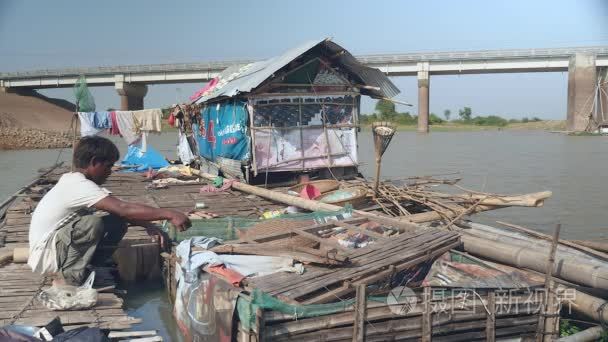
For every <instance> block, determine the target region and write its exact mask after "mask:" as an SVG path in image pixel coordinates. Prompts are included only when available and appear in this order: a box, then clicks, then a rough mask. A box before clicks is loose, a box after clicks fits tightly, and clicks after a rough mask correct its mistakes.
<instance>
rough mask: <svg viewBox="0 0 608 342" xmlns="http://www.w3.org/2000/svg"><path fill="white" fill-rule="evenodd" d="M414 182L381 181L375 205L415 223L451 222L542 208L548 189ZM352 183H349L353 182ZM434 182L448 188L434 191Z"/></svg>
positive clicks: (429, 180) (453, 181)
mask: <svg viewBox="0 0 608 342" xmlns="http://www.w3.org/2000/svg"><path fill="white" fill-rule="evenodd" d="M413 180H414V181H412V182H409V183H403V184H401V185H398V184H397V183H394V182H382V183H381V184H380V186H379V188H378V192H377V194H376V196H375V197H374V199H373V200H374V202H375V204H376V206H377V207H378V208H379V209H380V210H381V211H382V212H383V213H384V214H387V215H390V216H400V217H401V219H403V220H409V221H411V222H415V223H422V222H430V221H435V220H442V221H444V222H448V223H450V225H451V223H453V221H455V219H459V218H461V217H462V216H464V215H468V214H472V213H476V212H480V211H486V210H493V209H499V208H504V207H511V206H521V207H541V206H542V205H543V204H544V201H545V199H547V198H549V197H550V196H551V192H550V191H542V192H537V193H531V194H524V195H502V194H492V193H485V192H479V191H473V190H469V189H466V188H464V187H461V186H459V185H457V184H456V183H457V182H458V181H459V179H434V178H430V177H422V178H415V179H413ZM352 184H353V182H351V184H350V185H352ZM354 184H356V185H358V186H365V187H367V188H368V189H369V190H370V192H371V191H373V189H372V184H371V183H369V182H367V181H364V180H359V181H358V182H355V183H354ZM437 185H442V186H444V187H449V188H448V189H446V190H445V191H442V192H439V191H437V190H436V186H437Z"/></svg>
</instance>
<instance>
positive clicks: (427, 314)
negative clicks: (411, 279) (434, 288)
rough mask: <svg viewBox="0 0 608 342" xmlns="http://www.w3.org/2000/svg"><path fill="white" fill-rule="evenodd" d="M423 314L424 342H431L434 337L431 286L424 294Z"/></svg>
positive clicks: (425, 289)
mask: <svg viewBox="0 0 608 342" xmlns="http://www.w3.org/2000/svg"><path fill="white" fill-rule="evenodd" d="M423 298H424V299H423V305H424V308H423V312H422V338H421V341H422V342H431V336H432V334H433V333H432V322H431V314H432V311H433V310H432V308H431V288H430V287H429V286H427V287H425V288H424V292H423Z"/></svg>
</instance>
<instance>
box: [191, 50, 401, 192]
mask: <svg viewBox="0 0 608 342" xmlns="http://www.w3.org/2000/svg"><path fill="white" fill-rule="evenodd" d="M398 93H399V90H398V89H397V87H395V85H394V84H393V83H392V82H391V81H390V80H389V79H388V77H387V76H386V75H384V74H383V73H382V72H381V71H380V70H378V69H373V68H369V67H366V66H364V65H363V64H361V63H360V62H358V61H357V59H355V57H353V56H352V55H351V54H350V53H349V52H348V51H346V50H345V49H344V48H343V47H341V46H340V45H338V44H336V43H334V42H332V41H331V40H329V39H323V40H318V41H311V42H307V43H305V44H303V45H301V46H299V47H296V48H294V49H291V50H289V51H287V52H286V53H284V54H283V55H281V56H278V57H274V58H271V59H268V60H265V61H260V62H255V63H250V64H246V65H235V66H232V67H229V68H227V69H226V70H225V71H223V72H222V73H221V74H220V75H219V76H218V77H217V78H215V79H213V80H212V81H211V82H209V84H208V85H207V86H205V88H203V89H201V91H199V92H198V94H197V95H196V97H195V98H194V99H193V106H191V107H192V108H195V110H194V111H193V112H191V113H190V115H189V116H190V118H189V121H190V123H191V126H192V127H191V130H190V129H186V130H185V131H184V133H186V135H189V133H190V132H191V136H190V135H189V137H188V138H189V139H187V141H189V143H190V147H191V150H192V151H193V154H194V155H199V156H200V157H202V158H201V160H202V161H203V164H204V163H205V162H211V163H212V164H213V165H216V166H219V168H220V169H223V170H224V169H226V170H231V171H232V173H239V175H237V176H239V178H245V179H247V180H251V179H253V178H254V177H257V176H265V177H266V178H267V176H268V174H270V173H272V174H274V175H276V174H277V173H283V174H285V173H288V174H301V173H303V172H309V173H310V172H316V173H321V175H320V176H321V177H323V175H326V176H332V177H337V178H341V177H348V176H351V175H356V174H357V166H358V165H359V157H358V154H357V133H358V127H359V120H358V116H359V109H360V101H361V95H367V96H370V97H372V98H384V99H388V98H392V97H394V96H395V95H397V94H398ZM187 116H188V115H187ZM186 121H188V120H186ZM185 127H186V128H187V127H189V125H185ZM184 141H186V139H185V140H184ZM194 145H195V146H194ZM235 171H237V172H235Z"/></svg>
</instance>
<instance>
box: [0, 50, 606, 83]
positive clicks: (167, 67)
mask: <svg viewBox="0 0 608 342" xmlns="http://www.w3.org/2000/svg"><path fill="white" fill-rule="evenodd" d="M577 52H579V53H580V52H582V53H595V54H596V55H598V56H608V46H588V47H573V48H553V49H511V50H482V51H456V52H417V53H407V54H379V55H365V56H358V57H357V59H359V60H360V61H361V62H363V63H365V64H371V65H373V64H390V63H416V62H434V61H435V62H437V61H459V60H463V61H464V60H500V59H514V58H564V57H570V56H572V55H574V54H575V53H577ZM251 62H253V61H251V60H234V61H217V62H203V63H177V64H144V65H119V66H100V67H84V68H65V69H43V70H34V71H20V72H5V73H0V79H5V80H9V79H15V78H39V77H61V76H78V75H91V76H93V75H109V74H120V73H152V72H179V71H221V70H224V69H226V68H227V67H229V66H231V65H235V64H247V63H251Z"/></svg>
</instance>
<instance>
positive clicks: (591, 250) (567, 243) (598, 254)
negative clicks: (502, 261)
mask: <svg viewBox="0 0 608 342" xmlns="http://www.w3.org/2000/svg"><path fill="white" fill-rule="evenodd" d="M496 223H498V224H502V225H503V226H507V227H510V228H513V229H515V230H517V231H520V232H522V233H524V234H527V235H531V236H533V237H535V238H538V239H543V240H547V241H551V237H550V236H549V235H547V234H543V233H541V232H537V231H535V230H532V229H528V228H526V227H522V226H519V225H516V224H512V223H507V222H502V221H496ZM589 242H592V241H589ZM559 243H560V244H562V245H564V246H568V247H571V248H574V249H577V250H579V251H581V252H584V253H587V254H591V255H593V256H595V257H598V258H600V259H602V260H606V261H608V254H606V253H602V252H600V251H597V250H596V249H594V248H590V247H588V246H585V245H584V244H582V243H580V241H568V240H563V239H559Z"/></svg>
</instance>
